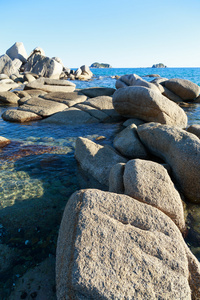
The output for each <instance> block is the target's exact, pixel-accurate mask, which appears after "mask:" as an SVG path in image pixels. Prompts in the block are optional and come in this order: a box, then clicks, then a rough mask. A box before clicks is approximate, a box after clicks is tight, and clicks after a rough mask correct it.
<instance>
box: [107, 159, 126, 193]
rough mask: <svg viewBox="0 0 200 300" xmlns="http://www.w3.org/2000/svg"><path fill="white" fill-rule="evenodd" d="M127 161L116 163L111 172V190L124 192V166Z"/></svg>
mask: <svg viewBox="0 0 200 300" xmlns="http://www.w3.org/2000/svg"><path fill="white" fill-rule="evenodd" d="M125 165H126V164H125V163H118V164H116V165H114V166H113V167H112V168H111V170H110V174H109V192H113V193H117V194H124V180H123V176H124V168H125Z"/></svg>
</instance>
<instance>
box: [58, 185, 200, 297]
mask: <svg viewBox="0 0 200 300" xmlns="http://www.w3.org/2000/svg"><path fill="white" fill-rule="evenodd" d="M56 255H57V257H56V285H57V299H58V300H61V299H69V298H73V299H75V298H76V299H83V298H84V299H125V298H126V299H158V298H163V299H196V300H197V299H199V298H198V297H199V293H200V282H199V281H200V276H199V275H200V273H199V271H200V266H199V263H198V261H197V260H196V259H195V258H194V257H193V255H192V254H191V253H190V251H189V250H188V248H187V246H186V244H185V242H184V240H183V238H182V236H181V233H180V231H179V229H178V228H177V226H176V225H175V224H174V223H173V222H172V221H171V219H170V218H168V217H167V216H166V215H165V214H163V213H162V212H161V211H159V210H158V209H156V208H154V207H152V206H150V205H147V204H144V203H141V202H139V201H137V200H135V199H133V198H131V197H129V196H126V195H119V194H114V193H110V192H102V191H100V190H95V189H91V190H90V189H89V190H82V191H78V192H76V193H74V194H73V195H72V196H71V197H70V199H69V201H68V203H67V205H66V208H65V211H64V214H63V218H62V222H61V226H60V230H59V237H58V243H57V254H56Z"/></svg>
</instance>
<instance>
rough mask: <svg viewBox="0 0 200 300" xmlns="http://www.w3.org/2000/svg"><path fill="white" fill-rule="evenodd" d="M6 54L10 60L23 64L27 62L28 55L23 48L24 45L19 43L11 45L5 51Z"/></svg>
mask: <svg viewBox="0 0 200 300" xmlns="http://www.w3.org/2000/svg"><path fill="white" fill-rule="evenodd" d="M6 54H7V55H8V56H9V57H10V58H11V59H15V58H18V59H19V60H21V62H23V63H25V62H26V61H27V58H28V55H27V53H26V50H25V48H24V44H23V43H20V42H16V43H15V44H14V45H12V46H11V47H10V48H9V49H8V50H7V51H6Z"/></svg>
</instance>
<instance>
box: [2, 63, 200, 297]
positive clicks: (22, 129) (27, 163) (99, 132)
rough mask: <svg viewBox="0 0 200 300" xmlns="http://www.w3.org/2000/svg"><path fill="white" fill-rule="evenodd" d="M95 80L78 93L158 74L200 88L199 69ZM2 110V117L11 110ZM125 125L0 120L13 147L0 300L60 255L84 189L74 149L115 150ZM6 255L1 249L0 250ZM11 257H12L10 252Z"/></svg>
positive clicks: (6, 173)
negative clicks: (64, 221) (67, 215)
mask: <svg viewBox="0 0 200 300" xmlns="http://www.w3.org/2000/svg"><path fill="white" fill-rule="evenodd" d="M91 71H92V72H93V74H94V78H93V79H92V80H91V81H88V82H82V81H75V84H76V87H77V88H87V87H95V86H98V87H112V88H114V87H115V82H116V79H115V78H113V76H116V75H119V76H122V75H124V74H133V73H135V74H137V75H139V76H141V77H142V78H144V79H145V80H148V81H151V80H153V79H154V78H151V77H146V76H148V75H150V74H158V75H160V76H161V77H166V78H175V77H176V78H177V77H178V78H183V79H188V80H191V81H192V82H194V83H196V84H198V85H199V86H200V68H166V69H152V68H134V69H126V68H118V69H114V68H112V69H91ZM9 108H10V107H9V106H5V105H1V106H0V116H1V115H2V113H3V112H4V111H5V110H7V109H9ZM184 109H185V111H186V113H187V114H188V119H189V124H194V123H196V124H200V105H199V104H193V105H191V106H190V107H188V108H184ZM119 130H120V124H97V125H95V126H94V125H81V126H60V125H55V124H54V125H49V124H45V123H41V122H39V121H36V122H32V123H28V124H17V123H9V122H5V121H4V120H3V119H2V118H1V117H0V135H1V136H4V137H6V138H8V139H10V140H11V141H12V142H11V144H10V145H9V146H8V147H5V148H3V149H1V150H0V170H1V173H0V174H1V176H0V247H1V245H3V247H6V248H5V253H7V255H8V253H10V251H11V250H14V254H13V253H11V254H10V256H9V257H10V258H9V259H10V266H9V267H8V270H7V271H6V272H3V271H1V270H0V277H1V280H0V299H7V298H8V295H9V294H10V292H11V291H12V289H14V287H15V285H16V284H17V280H18V278H19V277H22V276H23V274H24V273H25V272H26V271H27V270H28V269H30V268H31V267H34V266H35V265H36V264H37V263H39V262H41V261H43V260H44V259H45V258H46V257H48V256H49V255H55V250H56V239H57V234H58V229H59V225H60V221H61V218H62V213H63V210H64V207H65V205H66V203H67V201H68V199H69V197H70V195H71V194H72V193H73V192H74V191H76V190H77V189H79V188H81V187H82V179H81V176H79V170H78V168H77V164H76V161H75V159H74V147H75V141H76V138H77V137H79V136H82V137H87V138H90V139H91V140H93V141H95V140H96V139H97V138H98V137H100V136H105V139H102V140H100V141H98V142H99V143H101V144H111V143H112V140H113V137H114V136H115V135H116V133H117V132H119ZM199 207H200V206H197V205H188V210H187V214H188V222H189V225H188V226H190V227H191V228H192V230H190V234H189V235H188V240H187V242H188V244H189V245H190V247H191V249H192V250H193V252H194V253H195V255H196V256H197V257H198V258H199V259H200V230H199V222H200V209H199ZM0 251H1V248H0ZM11 252H12V251H11Z"/></svg>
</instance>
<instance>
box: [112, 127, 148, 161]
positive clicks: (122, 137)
mask: <svg viewBox="0 0 200 300" xmlns="http://www.w3.org/2000/svg"><path fill="white" fill-rule="evenodd" d="M113 145H114V147H115V148H116V149H117V150H118V151H119V152H120V153H121V154H122V155H123V156H126V157H128V158H146V157H148V153H147V151H146V149H145V147H144V145H143V144H142V143H141V141H140V139H139V137H138V134H137V126H136V125H135V124H132V125H129V126H128V127H127V128H125V129H124V130H122V131H121V132H120V133H118V134H117V136H116V137H115V139H114V141H113Z"/></svg>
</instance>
